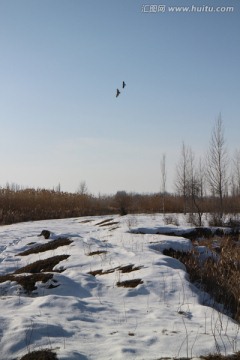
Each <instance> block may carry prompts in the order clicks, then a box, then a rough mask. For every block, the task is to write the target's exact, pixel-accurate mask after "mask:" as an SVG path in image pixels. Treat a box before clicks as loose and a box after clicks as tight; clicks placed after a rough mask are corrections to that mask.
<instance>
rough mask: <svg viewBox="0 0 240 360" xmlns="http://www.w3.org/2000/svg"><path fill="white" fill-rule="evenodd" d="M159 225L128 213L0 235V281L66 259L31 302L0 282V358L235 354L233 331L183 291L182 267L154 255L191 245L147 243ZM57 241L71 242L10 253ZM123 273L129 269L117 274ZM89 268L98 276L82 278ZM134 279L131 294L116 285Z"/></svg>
mask: <svg viewBox="0 0 240 360" xmlns="http://www.w3.org/2000/svg"><path fill="white" fill-rule="evenodd" d="M104 220H105V222H103V221H104ZM180 223H181V220H180ZM162 226H164V227H166V225H165V224H164V222H163V218H162V215H137V216H130V215H129V216H124V217H120V216H114V217H113V218H112V220H110V217H106V216H102V217H87V218H74V219H64V220H51V221H50V220H49V221H38V222H28V223H20V224H15V225H11V226H2V227H0V275H5V274H7V273H11V272H14V271H15V270H16V269H19V268H21V267H23V266H26V265H28V264H31V263H33V262H35V261H38V260H43V259H47V258H49V257H52V256H55V255H69V257H68V259H66V260H64V261H62V262H60V263H59V264H58V265H56V267H55V268H56V269H60V268H61V269H63V268H64V269H65V271H63V272H56V273H54V277H53V279H52V280H50V281H49V282H48V283H45V284H43V283H37V289H36V290H35V291H34V292H33V293H32V294H31V295H26V294H24V292H23V291H22V289H21V287H20V286H19V285H18V284H17V283H16V282H10V281H7V282H4V283H1V284H0V359H2V360H3V359H4V360H13V359H20V357H21V356H23V355H24V354H26V353H27V352H28V351H33V350H39V349H45V348H48V349H53V350H55V351H56V353H57V356H58V358H59V359H62V360H63V359H65V360H75V359H79V360H80V359H82V360H84V359H89V360H90V359H91V360H110V359H112V360H118V359H119V360H120V359H121V360H122V359H130V360H132V359H138V360H140V359H142V360H155V359H159V358H164V357H170V358H174V357H175V358H180V357H189V358H190V357H198V356H200V355H206V354H209V353H216V351H221V352H222V353H223V354H230V353H233V352H234V351H239V350H240V331H239V325H237V324H236V323H235V322H234V321H232V320H231V319H230V318H228V317H227V316H225V315H223V314H221V313H220V312H218V311H216V310H213V309H212V308H211V307H209V306H207V304H208V297H207V295H206V294H203V293H201V292H200V291H199V290H197V288H196V287H195V286H193V285H192V284H190V283H189V281H188V275H187V274H186V272H185V268H184V266H183V265H182V264H181V263H180V262H179V261H178V260H175V259H172V258H169V257H167V256H164V255H163V254H162V250H163V249H164V248H169V247H172V248H174V249H184V250H187V249H189V248H191V242H190V241H189V240H187V239H185V238H183V237H174V236H168V235H156V234H155V233H156V232H157V229H158V228H159V227H162ZM182 226H183V227H184V226H185V225H184V222H183V221H182ZM167 227H168V228H169V229H170V230H173V229H174V228H175V227H174V226H173V225H167ZM185 227H186V226H185ZM43 229H48V230H50V231H51V232H52V233H51V237H50V239H48V240H45V239H44V238H43V237H42V236H41V237H39V236H38V235H39V234H40V232H41V231H42V230H43ZM132 231H134V233H133V232H132ZM141 232H146V234H142V233H141ZM60 236H61V237H68V238H69V239H71V240H73V242H72V243H71V244H70V245H67V246H62V247H59V248H57V249H55V250H50V251H45V252H41V253H37V254H32V255H27V256H20V255H18V254H19V253H20V252H22V251H24V250H26V249H29V248H32V247H35V246H37V245H38V244H43V243H47V242H49V241H52V240H54V239H56V238H58V237H60ZM127 265H132V268H131V267H130V268H129V270H133V271H130V272H124V269H122V267H123V266H127ZM96 270H102V272H106V273H105V274H102V275H100V274H99V275H95V276H94V275H91V274H89V272H93V271H96ZM125 270H126V269H125ZM136 279H139V282H140V283H139V285H137V286H136V287H135V288H126V287H119V286H117V284H118V283H119V282H123V281H126V280H136ZM56 285H57V287H54V288H52V286H56Z"/></svg>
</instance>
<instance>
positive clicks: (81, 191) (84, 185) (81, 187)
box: [77, 180, 88, 195]
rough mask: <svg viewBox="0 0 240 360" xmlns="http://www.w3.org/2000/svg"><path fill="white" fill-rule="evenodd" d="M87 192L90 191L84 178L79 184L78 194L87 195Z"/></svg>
mask: <svg viewBox="0 0 240 360" xmlns="http://www.w3.org/2000/svg"><path fill="white" fill-rule="evenodd" d="M87 193H88V188H87V183H86V181H85V180H83V181H81V182H80V184H79V186H78V189H77V194H80V195H87Z"/></svg>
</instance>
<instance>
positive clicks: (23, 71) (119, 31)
mask: <svg viewBox="0 0 240 360" xmlns="http://www.w3.org/2000/svg"><path fill="white" fill-rule="evenodd" d="M152 5H154V6H155V5H157V7H156V6H155V7H154V6H152ZM160 5H163V6H160ZM174 6H178V7H181V6H182V7H186V6H189V9H190V10H191V11H188V12H186V11H176V10H175V9H173V11H171V9H172V8H170V7H174ZM206 6H207V7H208V8H205V7H206ZM227 7H232V10H228V9H227ZM217 9H218V10H219V9H220V11H217ZM163 10H165V11H163ZM174 10H175V11H174ZM180 10H181V9H180ZM213 10H214V12H213ZM239 40H240V1H239V0H224V1H221V0H218V1H215V0H207V1H205V0H204V1H202V0H190V1H188V0H181V1H180V0H178V1H175V0H161V1H159V2H155V1H149V0H146V1H144V0H142V1H138V0H121V1H120V0H118V1H117V0H102V1H99V0H88V1H83V0H0V122H1V131H0V163H1V171H0V185H1V186H4V185H5V184H6V183H7V182H8V183H15V184H18V185H20V186H25V187H35V188H39V187H40V188H53V187H56V186H58V184H60V186H61V189H62V190H63V191H69V192H75V191H77V189H78V187H79V184H80V183H81V182H83V181H84V182H85V183H86V185H87V187H88V190H89V192H91V193H93V194H99V193H100V194H114V193H115V192H117V191H122V190H125V191H128V192H140V193H153V192H158V191H160V190H161V166H160V164H161V159H162V157H163V154H165V156H166V175H167V182H166V190H167V191H174V179H175V173H176V165H177V162H178V160H179V156H180V151H181V147H182V143H183V142H184V143H185V144H186V145H187V146H189V147H191V149H192V151H193V152H194V153H195V156H196V159H197V158H199V157H200V156H205V154H206V151H207V148H208V146H209V142H210V137H211V132H212V130H213V127H214V124H215V122H216V120H217V118H218V116H219V114H221V116H222V121H223V126H224V134H225V139H226V144H227V147H228V150H229V152H230V153H233V152H234V151H235V150H236V149H239V141H238V139H239V130H240V122H239V114H240V111H239V98H240V96H239V95H240V72H239V64H240V41H239ZM122 81H125V83H126V87H125V88H124V89H122ZM117 88H119V90H120V92H121V94H120V95H119V96H118V97H117V98H116V89H117Z"/></svg>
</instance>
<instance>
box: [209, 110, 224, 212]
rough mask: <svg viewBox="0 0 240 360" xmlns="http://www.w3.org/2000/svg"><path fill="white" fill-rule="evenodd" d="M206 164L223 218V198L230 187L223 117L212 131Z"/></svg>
mask: <svg viewBox="0 0 240 360" xmlns="http://www.w3.org/2000/svg"><path fill="white" fill-rule="evenodd" d="M206 162H207V169H206V171H207V173H206V174H207V181H208V185H209V188H210V191H211V193H212V195H213V196H216V197H218V198H219V215H220V218H222V215H223V198H224V195H225V194H226V191H227V186H228V153H227V149H226V144H225V138H224V131H223V123H222V118H221V115H219V117H218V119H217V121H216V123H215V126H214V128H213V131H212V137H211V141H210V146H209V150H208V153H207V161H206Z"/></svg>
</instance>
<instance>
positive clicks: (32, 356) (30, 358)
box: [20, 349, 57, 360]
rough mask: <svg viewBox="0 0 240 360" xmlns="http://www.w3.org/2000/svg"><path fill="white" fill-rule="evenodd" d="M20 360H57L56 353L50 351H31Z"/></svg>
mask: <svg viewBox="0 0 240 360" xmlns="http://www.w3.org/2000/svg"><path fill="white" fill-rule="evenodd" d="M20 360H57V355H56V353H55V352H53V351H52V350H49V349H45V350H39V351H31V352H29V353H28V354H26V355H24V356H22V357H21V359H20Z"/></svg>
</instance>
